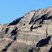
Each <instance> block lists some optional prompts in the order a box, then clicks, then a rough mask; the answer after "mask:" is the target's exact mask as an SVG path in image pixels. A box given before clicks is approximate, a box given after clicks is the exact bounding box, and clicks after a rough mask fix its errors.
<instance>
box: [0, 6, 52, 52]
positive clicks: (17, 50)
mask: <svg viewBox="0 0 52 52" xmlns="http://www.w3.org/2000/svg"><path fill="white" fill-rule="evenodd" d="M7 28H8V30H6V29H7ZM12 33H13V34H12ZM46 33H48V34H46ZM48 36H51V39H50V41H49V44H48V45H45V46H43V47H40V50H38V49H37V47H36V44H37V43H38V42H39V41H40V40H41V39H46V37H48ZM0 45H1V46H0V50H1V51H2V50H3V49H5V48H6V47H7V50H6V51H5V52H29V49H31V48H34V49H33V52H48V51H49V49H50V47H51V46H52V7H50V8H47V9H39V10H34V11H31V12H29V13H27V14H25V15H24V16H23V17H20V18H19V19H16V20H14V21H13V22H11V23H9V24H5V25H1V24H0ZM8 45H9V46H8ZM2 52H3V51H2Z"/></svg>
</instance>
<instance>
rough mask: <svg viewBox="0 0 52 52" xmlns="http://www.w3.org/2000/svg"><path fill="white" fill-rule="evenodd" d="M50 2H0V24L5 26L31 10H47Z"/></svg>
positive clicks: (37, 0)
mask: <svg viewBox="0 0 52 52" xmlns="http://www.w3.org/2000/svg"><path fill="white" fill-rule="evenodd" d="M50 6H52V0H0V24H7V23H10V22H12V21H13V20H15V19H17V18H19V17H21V16H23V15H24V14H25V13H28V12H30V11H31V10H37V9H42V8H48V7H50Z"/></svg>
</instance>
